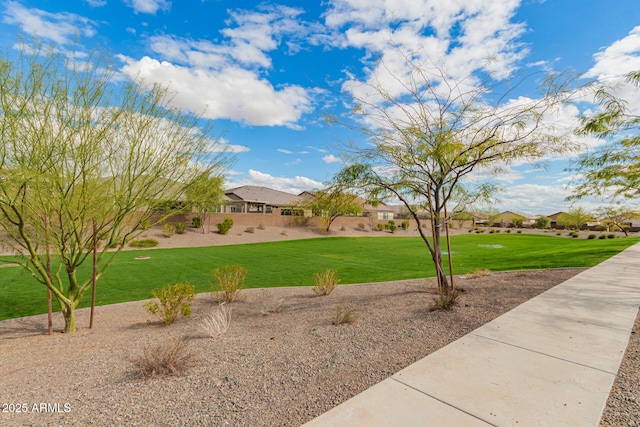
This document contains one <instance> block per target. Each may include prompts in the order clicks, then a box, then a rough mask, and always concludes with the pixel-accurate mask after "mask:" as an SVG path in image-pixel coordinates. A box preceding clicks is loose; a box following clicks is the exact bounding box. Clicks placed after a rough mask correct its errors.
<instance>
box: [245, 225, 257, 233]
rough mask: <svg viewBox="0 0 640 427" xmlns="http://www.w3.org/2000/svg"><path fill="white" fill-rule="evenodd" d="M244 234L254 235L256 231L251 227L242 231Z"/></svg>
mask: <svg viewBox="0 0 640 427" xmlns="http://www.w3.org/2000/svg"><path fill="white" fill-rule="evenodd" d="M244 232H245V233H251V234H253V233H255V232H256V229H255V228H253V227H247V228H246V229H245V230H244Z"/></svg>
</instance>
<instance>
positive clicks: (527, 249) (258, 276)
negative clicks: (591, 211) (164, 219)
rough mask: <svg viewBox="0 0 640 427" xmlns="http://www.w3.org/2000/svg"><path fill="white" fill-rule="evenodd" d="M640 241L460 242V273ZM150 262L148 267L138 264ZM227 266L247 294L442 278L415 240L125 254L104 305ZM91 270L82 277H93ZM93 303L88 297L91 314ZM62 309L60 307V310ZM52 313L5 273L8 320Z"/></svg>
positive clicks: (201, 284)
mask: <svg viewBox="0 0 640 427" xmlns="http://www.w3.org/2000/svg"><path fill="white" fill-rule="evenodd" d="M638 242H640V238H619V239H607V240H598V239H596V240H585V239H566V238H558V237H553V236H542V235H527V234H510V235H506V234H501V235H497V234H495V235H484V234H482V235H478V234H469V235H459V236H453V237H452V247H453V249H452V252H453V253H452V255H453V262H454V269H455V270H454V271H455V273H456V274H463V273H466V272H470V271H473V270H477V269H485V268H488V269H491V270H493V271H506V270H518V269H535V268H557V267H590V266H593V265H595V264H597V263H599V262H601V261H603V260H605V259H607V258H609V257H611V256H613V255H614V254H616V253H618V252H620V251H621V250H623V249H625V248H627V247H628V246H631V245H632V244H634V243H638ZM140 255H148V256H150V257H151V258H150V259H147V260H136V259H135V258H136V257H137V256H140ZM226 264H240V265H242V266H244V267H245V268H247V270H248V276H247V287H251V288H257V287H274V286H301V285H312V284H313V279H314V274H315V273H316V272H320V271H322V270H325V269H327V268H333V269H335V270H337V271H338V274H339V277H340V279H341V283H343V284H349V283H365V282H376V281H388V280H398V279H412V278H420V277H430V276H434V275H435V273H434V269H433V266H432V265H431V260H430V258H429V256H428V252H427V249H426V246H425V245H424V243H423V242H422V240H420V239H419V238H414V237H411V238H409V237H407V238H404V237H395V238H389V237H357V238H342V237H336V238H319V239H304V240H293V241H284V242H271V243H257V244H246V245H232V246H214V247H207V248H184V249H149V250H142V251H125V252H122V253H121V254H120V255H118V257H117V258H116V260H115V261H114V263H113V265H112V266H111V267H110V269H109V270H107V272H106V274H105V275H104V276H103V277H102V278H101V279H100V281H99V282H98V293H97V298H96V301H97V304H98V305H104V304H113V303H117V302H124V301H135V300H142V299H147V298H150V296H151V295H150V293H151V290H153V289H158V288H161V287H162V286H164V285H166V284H168V283H176V282H180V281H188V282H190V283H192V284H193V285H195V286H196V291H197V292H205V291H208V290H209V285H208V281H209V280H210V278H211V275H210V273H211V270H212V269H213V268H215V267H218V266H223V265H226ZM89 268H90V265H88V264H87V265H85V266H83V269H82V270H81V271H80V274H84V275H88V274H89ZM89 301H90V295H89V294H87V295H86V296H85V298H84V304H83V305H82V306H83V307H86V306H87V305H88V303H89ZM56 309H57V308H56ZM45 312H46V288H45V287H44V286H43V285H41V284H39V283H37V282H36V281H35V280H34V279H32V278H31V277H30V276H29V275H27V274H25V272H24V271H23V270H22V269H20V268H16V267H9V268H2V269H0V320H2V319H8V318H13V317H22V316H26V315H31V314H38V313H45Z"/></svg>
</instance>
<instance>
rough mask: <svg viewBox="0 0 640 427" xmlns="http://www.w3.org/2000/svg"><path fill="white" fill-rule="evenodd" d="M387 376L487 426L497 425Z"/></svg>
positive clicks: (495, 426)
mask: <svg viewBox="0 0 640 427" xmlns="http://www.w3.org/2000/svg"><path fill="white" fill-rule="evenodd" d="M389 378H390V379H391V380H393V381H395V382H397V383H399V384H402V385H403V386H405V387H408V388H410V389H411V390H414V391H417V392H418V393H420V394H422V395H424V396H427V397H429V398H431V399H433V400H437V401H438V402H440V403H442V404H444V405H447V406H449V407H450V408H453V409H455V410H456V411H460V412H462V413H463V414H467V415H469V416H470V417H473V418H475V419H477V420H479V421H482V422H483V423H485V424H487V425H489V426H491V427H499V426H498V425H497V424H493V423H491V422H489V421H487V420H485V419H482V418H480V417H478V416H477V415H474V414H472V413H470V412H467V411H465V410H464V409H461V408H458V407H457V406H454V405H452V404H450V403H449V402H445V401H444V400H442V399H439V398H437V397H435V396H432V395H430V394H428V393H425V392H424V391H422V390H420V389H417V388H415V387H413V386H412V385H409V384H407V383H405V382H402V381H400V380H399V379H397V378H394V377H393V376H391V377H389Z"/></svg>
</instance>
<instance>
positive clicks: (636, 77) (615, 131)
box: [570, 71, 640, 200]
mask: <svg viewBox="0 0 640 427" xmlns="http://www.w3.org/2000/svg"><path fill="white" fill-rule="evenodd" d="M629 85H632V86H634V89H635V90H636V91H637V89H638V88H640V71H636V72H633V73H630V74H628V75H627V78H626V85H622V86H614V87H609V86H599V87H598V89H597V91H596V94H595V95H596V100H597V101H598V103H599V104H600V106H601V107H602V111H601V112H599V113H597V114H594V115H592V116H587V117H583V118H582V126H581V127H580V128H579V129H578V130H577V131H576V133H577V134H579V135H594V136H596V137H598V138H601V139H603V140H605V141H607V143H606V144H605V145H604V146H603V147H602V148H601V149H599V150H597V151H595V152H592V153H586V154H583V155H581V156H580V157H579V158H578V160H577V161H575V162H574V163H573V166H572V170H573V171H577V172H579V178H578V179H576V180H575V181H574V184H575V185H576V188H575V191H574V194H573V195H572V196H571V197H570V199H573V200H575V199H580V198H583V197H585V196H589V195H593V196H597V197H601V198H616V197H627V198H630V197H637V196H638V195H640V132H639V131H640V116H638V115H637V114H634V113H633V112H632V111H631V110H630V109H629V108H628V106H627V102H626V101H625V100H624V98H623V95H624V96H629V87H628V86H629ZM621 89H624V90H621Z"/></svg>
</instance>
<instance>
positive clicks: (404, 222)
mask: <svg viewBox="0 0 640 427" xmlns="http://www.w3.org/2000/svg"><path fill="white" fill-rule="evenodd" d="M409 224H411V223H410V222H409V221H408V220H406V219H405V220H404V221H402V223H401V224H400V227H402V229H403V230H408V229H409Z"/></svg>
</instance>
